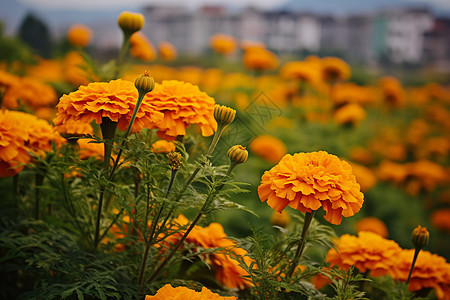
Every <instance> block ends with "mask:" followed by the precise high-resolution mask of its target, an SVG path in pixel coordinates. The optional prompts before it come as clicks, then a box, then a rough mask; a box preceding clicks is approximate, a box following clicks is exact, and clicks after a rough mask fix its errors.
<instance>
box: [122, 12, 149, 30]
mask: <svg viewBox="0 0 450 300" xmlns="http://www.w3.org/2000/svg"><path fill="white" fill-rule="evenodd" d="M117 23H118V24H119V27H120V28H122V30H123V31H124V32H125V33H126V34H132V33H133V32H136V31H139V30H141V29H142V27H143V26H144V16H143V15H142V14H140V13H133V12H129V11H124V12H122V13H121V14H120V16H119V18H118V19H117Z"/></svg>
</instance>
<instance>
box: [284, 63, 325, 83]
mask: <svg viewBox="0 0 450 300" xmlns="http://www.w3.org/2000/svg"><path fill="white" fill-rule="evenodd" d="M320 71H321V68H320V64H317V63H314V62H311V61H291V62H287V63H286V64H284V65H283V67H282V68H281V70H280V75H281V76H282V77H283V78H287V79H295V80H299V81H302V82H306V83H308V84H315V83H317V82H319V81H320V80H321V73H320Z"/></svg>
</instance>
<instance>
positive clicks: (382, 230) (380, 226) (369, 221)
mask: <svg viewBox="0 0 450 300" xmlns="http://www.w3.org/2000/svg"><path fill="white" fill-rule="evenodd" d="M355 229H356V232H360V231H370V232H374V233H377V234H379V235H381V236H382V237H384V238H386V237H387V236H388V230H387V227H386V225H385V224H384V223H383V221H381V220H380V219H378V218H375V217H366V218H363V219H361V220H359V221H358V222H356V223H355Z"/></svg>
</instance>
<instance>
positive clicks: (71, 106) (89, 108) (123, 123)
mask: <svg viewBox="0 0 450 300" xmlns="http://www.w3.org/2000/svg"><path fill="white" fill-rule="evenodd" d="M137 97H138V92H137V90H136V88H135V86H134V83H133V82H131V81H126V80H121V79H118V80H112V81H110V82H108V83H107V82H93V83H90V84H88V85H87V86H80V87H79V89H78V90H77V91H75V92H72V93H70V94H69V95H63V96H62V97H61V99H60V101H59V103H58V105H57V108H58V113H57V115H56V118H55V120H54V122H55V125H57V126H59V125H61V124H66V123H67V122H70V121H80V122H84V123H90V122H91V121H92V120H95V122H96V123H97V124H101V123H102V118H105V117H106V118H109V119H111V120H112V121H113V122H118V124H117V127H118V128H119V129H120V130H122V131H125V130H126V129H127V127H128V124H129V122H130V120H131V116H132V114H133V111H134V107H135V105H136V101H137ZM162 118H163V115H162V114H161V113H160V112H158V111H157V110H156V108H155V106H153V105H152V104H151V102H149V101H148V98H146V99H144V101H143V102H142V104H141V106H140V108H139V111H138V113H137V115H136V119H135V122H134V124H133V128H132V132H139V131H140V130H141V129H142V128H144V127H147V128H154V126H155V124H156V123H158V122H161V120H162Z"/></svg>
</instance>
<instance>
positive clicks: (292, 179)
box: [258, 151, 364, 225]
mask: <svg viewBox="0 0 450 300" xmlns="http://www.w3.org/2000/svg"><path fill="white" fill-rule="evenodd" d="M258 195H259V198H260V199H261V201H263V202H264V201H266V200H267V204H268V205H269V206H270V207H272V208H273V209H275V210H276V211H278V212H281V211H282V210H283V209H284V208H285V207H286V206H287V205H289V206H290V207H292V208H294V209H298V210H299V211H301V212H304V213H306V212H312V211H313V210H318V209H319V208H320V207H322V208H323V209H324V210H325V211H326V212H327V213H326V215H325V219H326V220H327V221H328V222H330V223H332V224H336V225H338V224H340V223H341V220H342V217H343V216H344V217H351V216H353V215H354V214H355V213H357V212H358V211H359V210H360V209H361V206H362V204H363V202H364V200H363V198H364V195H363V194H362V193H361V192H360V186H359V184H358V183H357V182H356V179H355V176H354V175H353V173H352V168H351V166H350V165H349V164H348V163H347V162H345V161H341V160H340V159H339V158H338V157H337V156H335V155H332V154H328V153H327V152H325V151H319V152H311V153H297V154H294V155H290V154H286V155H285V156H284V157H283V158H282V159H281V160H280V162H279V163H278V164H277V165H276V166H274V167H273V168H272V169H271V170H269V171H266V172H265V173H264V175H263V176H262V179H261V185H260V186H259V188H258Z"/></svg>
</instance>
